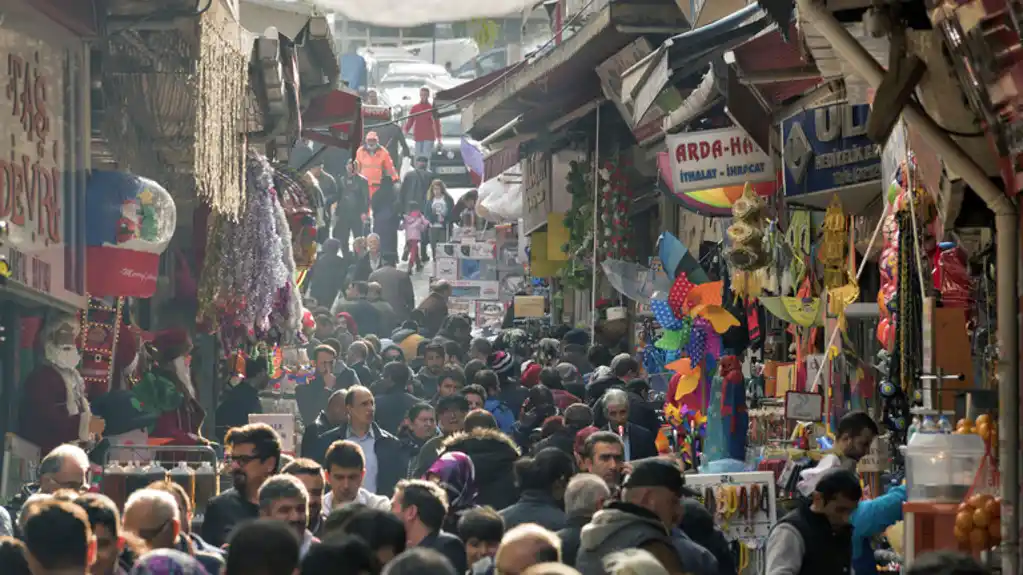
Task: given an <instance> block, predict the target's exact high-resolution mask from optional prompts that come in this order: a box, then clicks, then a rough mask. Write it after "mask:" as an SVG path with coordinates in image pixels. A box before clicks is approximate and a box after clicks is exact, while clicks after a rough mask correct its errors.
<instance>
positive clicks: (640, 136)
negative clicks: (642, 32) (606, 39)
mask: <svg viewBox="0 0 1023 575" xmlns="http://www.w3.org/2000/svg"><path fill="white" fill-rule="evenodd" d="M651 53H653V48H652V47H651V46H650V42H649V41H648V40H647V39H646V38H642V37H641V38H637V39H636V40H635V41H633V42H632V43H631V44H629V45H628V46H626V47H625V48H623V49H622V50H621V51H619V52H618V53H617V54H615V55H614V56H611V57H610V58H608V59H607V60H605V61H604V62H603V63H602V64H600V65H599V66H597V76H598V77H599V78H600V87H601V90H602V91H603V92H604V96H606V97H607V99H609V100H611V101H612V102H614V104H615V106H616V107H617V108H618V111H619V112H620V113H621V115H622V118H624V119H625V121H626V122H627V123H628V124H629V127H631V128H632V133H633V135H634V136H635V137H636V141H638V142H643V141H645V140H647V139H650V138H651V137H654V136H656V135H658V134H660V133H661V123H662V119H663V118H664V116H665V115H666V114H665V112H664V110H662V109H661V107H660V106H657V105H656V104H654V103H653V101H652V100H651V102H648V103H646V104H645V105H646V109H645V110H644V111H643V112H642V113H640V114H636V115H639V118H638V119H635V120H634V114H633V106H632V105H629V104H626V103H625V100H629V99H630V98H629V97H627V96H628V95H627V94H624V93H623V83H622V75H623V74H624V73H625V71H626V70H628V69H629V68H632V67H633V66H635V65H636V64H638V63H639V62H640V60H642V59H643V58H645V57H647V56H649V55H650V54H651ZM655 81H657V80H655ZM665 83H667V79H666V78H665ZM655 96H656V94H655ZM633 105H635V104H634V103H633Z"/></svg>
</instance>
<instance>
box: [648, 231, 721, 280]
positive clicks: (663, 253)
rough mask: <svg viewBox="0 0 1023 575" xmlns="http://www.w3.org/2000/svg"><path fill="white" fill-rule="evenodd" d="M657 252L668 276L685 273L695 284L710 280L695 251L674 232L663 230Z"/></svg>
mask: <svg viewBox="0 0 1023 575" xmlns="http://www.w3.org/2000/svg"><path fill="white" fill-rule="evenodd" d="M657 243H658V248H657V254H658V257H660V259H661V264H662V265H664V271H665V272H666V273H667V274H668V276H670V277H672V278H674V277H677V276H678V275H679V274H681V273H684V274H686V276H688V278H689V281H690V282H692V283H694V284H702V283H706V282H709V281H710V278H709V277H708V276H707V272H705V271H703V268H702V267H700V262H699V261H697V260H696V258H695V257H693V253H692V252H690V251H689V248H687V247H686V246H685V244H683V243H682V241H681V240H679V239H678V238H677V237H675V235H674V234H672V233H670V232H662V233H661V237H660V239H658V240H657Z"/></svg>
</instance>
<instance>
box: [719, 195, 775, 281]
mask: <svg viewBox="0 0 1023 575" xmlns="http://www.w3.org/2000/svg"><path fill="white" fill-rule="evenodd" d="M765 209H766V206H765V204H764V200H763V199H762V198H760V197H758V196H757V195H756V194H754V193H753V187H752V186H750V185H749V184H746V187H745V189H744V190H743V193H742V197H740V198H739V199H738V200H736V201H735V203H734V204H733V205H732V218H733V220H732V225H730V226H728V230H727V232H726V233H727V235H728V240H729V242H730V244H731V245H730V247H729V250H728V253H727V254H726V257H727V259H728V263H729V265H730V266H731V268H732V284H731V289H732V293H733V294H734V295H735V296H736V297H738V298H746V297H756V296H757V295H759V294H760V291H761V289H762V286H763V284H764V279H765V278H764V277H763V274H761V273H759V272H760V271H761V270H763V269H764V268H766V267H767V264H769V263H770V262H771V251H770V249H768V246H767V244H766V242H765V240H766V228H767V226H768V222H767V219H766V217H765Z"/></svg>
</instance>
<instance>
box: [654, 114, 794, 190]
mask: <svg viewBox="0 0 1023 575" xmlns="http://www.w3.org/2000/svg"><path fill="white" fill-rule="evenodd" d="M666 141H667V144H668V152H669V155H670V156H671V161H672V168H673V169H672V171H673V172H674V177H675V191H676V193H677V192H685V191H694V190H707V189H712V188H718V187H724V186H729V185H736V184H741V183H745V182H762V181H772V180H774V179H775V171H774V164H773V163H772V162H771V157H770V156H768V155H767V154H766V153H764V151H763V150H761V149H760V146H758V145H757V144H756V143H755V142H754V141H753V140H751V139H750V137H749V136H748V135H747V134H746V133H745V132H744V131H743V130H742V129H741V128H737V127H733V128H725V129H722V130H708V131H704V132H689V133H684V134H675V135H669V136H668V137H667V138H666Z"/></svg>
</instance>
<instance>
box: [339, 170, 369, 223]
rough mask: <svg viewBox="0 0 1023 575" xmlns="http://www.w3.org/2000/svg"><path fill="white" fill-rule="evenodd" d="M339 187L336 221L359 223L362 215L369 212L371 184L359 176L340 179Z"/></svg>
mask: <svg viewBox="0 0 1023 575" xmlns="http://www.w3.org/2000/svg"><path fill="white" fill-rule="evenodd" d="M337 187H338V195H339V197H340V199H339V200H338V202H337V211H336V212H334V215H335V216H336V219H338V220H341V219H344V220H346V221H350V222H351V221H358V220H359V219H360V216H362V214H365V213H368V212H369V182H368V181H366V178H364V177H362V176H360V175H357V174H356V175H352V176H351V177H343V178H338V180H337ZM359 235H362V234H359Z"/></svg>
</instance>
